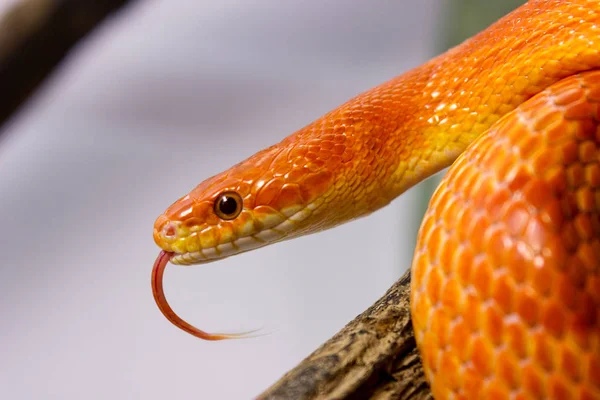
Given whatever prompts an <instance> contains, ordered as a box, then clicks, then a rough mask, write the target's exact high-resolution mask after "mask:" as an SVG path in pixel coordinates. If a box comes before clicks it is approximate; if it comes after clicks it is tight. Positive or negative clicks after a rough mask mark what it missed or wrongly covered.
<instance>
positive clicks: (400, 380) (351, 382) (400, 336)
mask: <svg viewBox="0 0 600 400" xmlns="http://www.w3.org/2000/svg"><path fill="white" fill-rule="evenodd" d="M409 300H410V271H408V272H406V273H405V274H404V276H402V278H400V279H399V280H398V281H397V282H396V283H395V284H394V285H393V286H392V287H391V288H390V289H389V290H388V291H387V293H386V294H385V295H384V296H383V297H382V298H381V299H379V300H378V301H377V302H376V303H375V304H374V305H373V306H371V307H370V308H369V309H367V310H366V311H365V312H363V313H362V314H360V315H359V316H358V317H356V318H355V319H354V320H353V321H352V322H350V323H349V324H348V325H346V327H344V328H343V329H342V330H341V331H340V332H338V333H337V334H336V335H335V336H333V337H332V338H331V339H329V341H327V342H326V343H325V344H323V345H322V346H321V347H320V348H318V349H317V350H316V351H315V352H314V353H312V354H311V355H310V356H308V357H307V358H306V359H305V360H304V361H302V362H301V363H300V364H299V365H298V366H296V367H295V368H294V369H292V370H291V371H289V372H288V373H287V374H285V375H284V376H283V377H282V378H281V379H280V380H279V381H278V382H276V383H275V384H274V385H273V386H271V387H270V388H269V389H267V390H266V391H265V392H264V393H263V394H261V395H260V396H259V397H258V399H260V400H283V399H295V400H296V399H297V400H308V399H311V400H316V399H346V400H348V399H366V398H369V399H377V400H383V399H399V400H408V399H411V400H413V399H414V400H416V399H418V400H421V399H423V400H425V399H427V400H430V399H432V396H431V393H430V390H429V386H428V385H427V383H426V381H425V377H424V373H423V367H422V365H421V358H420V357H419V353H418V351H417V348H416V343H415V338H414V333H413V328H412V323H411V320H410V306H409V303H410V301H409Z"/></svg>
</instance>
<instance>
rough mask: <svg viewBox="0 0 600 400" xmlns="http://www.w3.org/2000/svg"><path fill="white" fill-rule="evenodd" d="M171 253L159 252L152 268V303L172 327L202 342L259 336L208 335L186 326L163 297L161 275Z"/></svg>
mask: <svg viewBox="0 0 600 400" xmlns="http://www.w3.org/2000/svg"><path fill="white" fill-rule="evenodd" d="M172 255H173V253H169V252H166V251H164V250H163V251H161V252H160V254H159V255H158V257H157V258H156V261H155V262H154V267H153V268H152V294H153V295H154V301H156V305H157V306H158V309H159V310H160V311H161V312H162V313H163V315H164V316H165V317H166V318H167V319H168V320H169V321H171V323H172V324H173V325H175V326H176V327H178V328H180V329H182V330H184V331H186V332H187V333H189V334H192V335H194V336H196V337H199V338H200V339H204V340H224V339H242V338H249V337H255V336H260V335H251V334H252V333H255V332H256V331H257V330H253V331H248V332H240V333H208V332H204V331H203V330H200V329H198V328H196V327H195V326H193V325H191V324H188V323H187V322H185V321H184V320H183V319H181V318H180V317H179V316H178V315H177V314H175V311H173V309H172V308H171V306H170V305H169V302H167V298H166V297H165V292H164V290H163V275H164V273H165V268H166V266H167V264H168V263H169V260H170V259H171V256H172Z"/></svg>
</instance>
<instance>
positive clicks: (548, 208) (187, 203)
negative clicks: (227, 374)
mask: <svg viewBox="0 0 600 400" xmlns="http://www.w3.org/2000/svg"><path fill="white" fill-rule="evenodd" d="M598 68H600V2H599V1H598V0H574V1H566V0H564V1H561V0H546V1H544V0H532V1H529V2H528V3H527V4H525V5H524V6H522V7H520V8H518V9H517V10H515V11H513V12H512V13H511V14H509V15H507V16H506V17H504V18H503V19H501V20H500V21H498V22H497V23H495V24H494V25H492V26H490V27H489V28H488V29H486V30H485V31H483V32H481V33H480V34H478V35H476V36H474V37H473V38H471V39H469V40H467V41H466V42H464V43H463V44H461V45H459V46H457V47H455V48H453V49H451V50H449V51H448V52H446V53H444V54H442V55H440V56H438V57H436V58H434V59H432V60H431V61H429V62H427V63H425V64H423V65H422V66H420V67H417V68H415V69H413V70H411V71H409V72H407V73H405V74H403V75H401V76H398V77H396V78H394V79H392V80H390V81H388V82H386V83H384V84H382V85H380V86H377V87H375V88H373V89H371V90H369V91H367V92H365V93H363V94H361V95H359V96H357V97H356V98H354V99H351V100H350V101H348V102H347V103H345V104H343V105H342V106H340V107H339V108H337V109H335V110H333V111H331V112H329V113H328V114H326V115H324V116H323V117H321V118H319V119H317V120H316V121H314V122H313V123H311V124H310V125H308V126H306V127H304V128H303V129H301V130H299V131H298V132H296V133H294V134H293V135H291V136H289V137H287V138H286V139H284V140H283V141H282V142H280V143H278V144H276V145H274V146H272V147H269V148H267V149H265V150H263V151H261V152H259V153H257V154H255V155H253V156H252V157H250V158H248V159H247V160H244V161H242V162H241V163H239V164H237V165H235V166H233V167H232V168H230V169H229V170H227V171H224V172H222V173H221V174H218V175H216V176H213V177H212V178H209V179H207V180H206V181H204V182H202V183H201V184H200V185H199V186H197V187H196V188H195V189H194V190H192V191H191V192H190V193H189V194H188V195H186V196H184V197H182V198H180V199H179V200H178V201H177V202H175V203H174V204H173V205H172V206H171V207H169V208H168V209H167V210H166V211H165V213H164V214H163V215H161V216H160V217H159V218H158V219H157V221H156V223H155V227H154V239H155V241H156V243H157V244H158V245H159V246H160V247H161V248H162V249H163V252H161V255H160V256H159V258H158V259H157V262H156V264H155V268H154V272H153V288H154V292H155V298H156V301H157V304H158V305H159V307H160V309H161V310H162V311H163V313H164V314H165V315H166V316H167V318H169V319H170V320H171V321H172V322H173V323H175V324H176V325H177V326H179V327H180V328H182V329H184V330H186V331H188V332H190V333H192V334H194V335H196V336H199V337H202V338H204V339H210V340H217V339H224V338H228V337H232V336H233V335H227V334H209V333H206V332H203V331H200V330H198V329H197V328H195V327H193V326H191V325H189V324H187V323H185V322H184V321H182V320H181V319H180V318H179V317H178V316H177V315H176V314H175V313H174V312H173V311H172V310H171V309H170V307H169V306H168V304H167V302H166V300H165V297H164V294H163V292H162V284H161V282H162V274H163V270H164V267H165V265H166V264H167V262H168V261H171V262H173V263H175V264H197V263H204V262H209V261H214V260H218V259H220V258H223V257H227V256H230V255H233V254H237V253H241V252H244V251H248V250H251V249H254V248H257V247H261V246H264V245H267V244H270V243H273V242H276V241H280V240H285V239H290V238H293V237H297V236H300V235H304V234H308V233H312V232H316V231H319V230H323V229H327V228H330V227H333V226H336V225H339V224H341V223H344V222H347V221H350V220H352V219H354V218H357V217H360V216H364V215H366V214H368V213H370V212H372V211H375V210H377V209H379V208H381V207H383V206H384V205H386V204H388V203H389V202H390V201H391V200H393V199H394V198H395V197H397V196H398V195H400V194H401V193H402V192H404V191H405V190H407V189H408V188H410V187H411V186H413V185H414V184H415V183H417V182H419V181H421V180H423V179H425V178H426V177H428V176H430V175H432V174H433V173H435V172H437V171H439V170H441V169H443V168H445V167H447V166H449V165H450V164H452V166H451V168H450V170H449V172H448V174H447V175H446V176H445V177H444V179H443V180H442V183H441V185H440V186H439V188H438V189H437V191H436V193H435V194H434V196H433V198H432V200H431V202H430V205H429V209H428V211H427V213H426V215H425V218H424V221H423V224H422V225H421V229H420V232H419V236H418V241H417V247H416V250H415V256H414V259H413V264H412V283H411V291H412V294H411V313H412V318H413V326H414V330H415V336H416V339H417V344H418V347H419V350H420V352H421V355H422V360H423V365H424V368H425V372H426V376H427V379H428V381H429V382H430V384H431V387H432V391H433V394H434V397H435V398H436V399H476V398H482V399H545V398H551V399H580V400H587V399H589V400H592V399H595V400H600V70H598Z"/></svg>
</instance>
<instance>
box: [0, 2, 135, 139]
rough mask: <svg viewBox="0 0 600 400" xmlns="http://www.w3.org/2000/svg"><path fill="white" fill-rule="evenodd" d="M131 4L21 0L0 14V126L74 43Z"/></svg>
mask: <svg viewBox="0 0 600 400" xmlns="http://www.w3.org/2000/svg"><path fill="white" fill-rule="evenodd" d="M133 2H134V0H21V1H19V2H17V3H16V4H15V5H14V6H13V7H12V8H11V9H9V10H8V12H6V13H5V14H4V15H2V16H0V93H1V95H0V127H1V126H2V125H3V124H4V123H5V122H6V121H7V120H8V119H9V117H10V116H11V115H12V114H13V113H14V112H15V111H16V110H17V109H18V108H19V107H20V106H21V105H22V104H23V103H24V102H25V101H26V100H27V99H28V98H29V96H30V95H31V94H32V93H33V92H34V91H35V89H37V88H38V86H39V85H40V84H41V83H42V82H43V81H44V79H45V78H46V77H47V76H48V75H49V74H50V73H51V72H52V71H53V70H54V69H55V67H56V66H57V65H59V64H60V62H61V61H62V60H63V59H64V58H65V56H66V55H67V54H68V53H69V51H70V50H71V49H72V48H73V47H74V45H75V44H76V43H77V42H79V41H80V40H81V39H82V38H83V37H85V36H86V35H87V34H89V33H90V32H91V31H93V30H94V28H95V27H97V26H98V25H99V24H100V23H101V22H102V21H103V20H105V19H106V17H107V16H109V15H111V14H112V13H113V12H115V11H116V10H118V9H121V8H122V7H123V6H125V5H126V4H129V3H133ZM0 135H2V130H0Z"/></svg>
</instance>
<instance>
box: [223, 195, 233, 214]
mask: <svg viewBox="0 0 600 400" xmlns="http://www.w3.org/2000/svg"><path fill="white" fill-rule="evenodd" d="M219 209H220V210H221V212H222V213H223V214H225V215H231V214H233V213H234V212H235V210H236V209H237V201H235V199H234V198H233V197H229V196H227V195H225V196H223V197H221V200H220V201H219Z"/></svg>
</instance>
